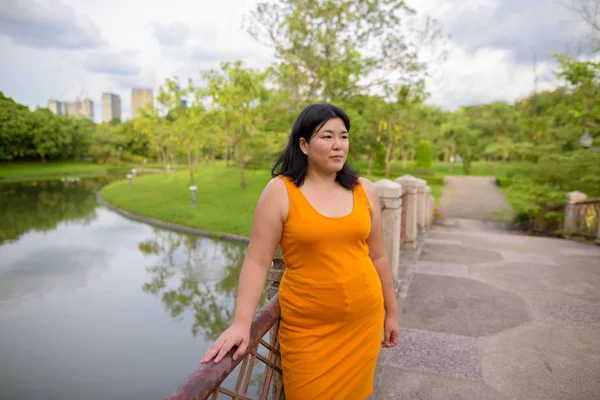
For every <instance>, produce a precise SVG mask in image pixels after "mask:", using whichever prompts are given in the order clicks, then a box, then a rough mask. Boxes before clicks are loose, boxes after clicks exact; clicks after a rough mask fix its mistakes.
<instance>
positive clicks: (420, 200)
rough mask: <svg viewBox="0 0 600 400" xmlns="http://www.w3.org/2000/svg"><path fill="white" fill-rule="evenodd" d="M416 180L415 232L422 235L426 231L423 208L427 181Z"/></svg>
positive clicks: (425, 202) (425, 203)
mask: <svg viewBox="0 0 600 400" xmlns="http://www.w3.org/2000/svg"><path fill="white" fill-rule="evenodd" d="M416 179H417V232H418V233H424V232H425V231H426V227H425V213H426V212H427V211H426V210H425V207H426V205H427V201H426V200H425V196H426V193H425V188H426V187H427V181H425V180H423V179H419V178H416Z"/></svg>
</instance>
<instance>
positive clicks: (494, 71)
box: [428, 44, 557, 109]
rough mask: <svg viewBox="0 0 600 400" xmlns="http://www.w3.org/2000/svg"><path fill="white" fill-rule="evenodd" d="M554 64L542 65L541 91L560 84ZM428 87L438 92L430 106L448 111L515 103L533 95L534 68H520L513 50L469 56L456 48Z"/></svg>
mask: <svg viewBox="0 0 600 400" xmlns="http://www.w3.org/2000/svg"><path fill="white" fill-rule="evenodd" d="M552 65H553V63H550V62H547V61H543V62H538V63H537V67H536V73H537V75H538V90H545V89H551V88H552V87H554V86H555V85H556V83H557V80H556V79H555V78H554V75H553V74H552V72H551V68H552ZM428 84H429V85H428V86H429V87H430V88H435V90H430V91H431V92H432V96H431V98H430V99H429V100H428V103H432V104H437V105H440V106H443V107H445V108H448V109H455V108H457V107H459V106H461V105H471V104H477V103H487V102H492V101H495V100H505V101H508V102H511V103H512V102H514V100H516V99H519V98H523V97H525V96H527V95H529V94H531V93H532V92H533V88H534V70H533V63H532V64H529V65H527V64H516V63H515V60H514V56H513V54H512V52H511V51H509V50H501V49H494V48H480V49H478V50H476V51H474V52H469V51H467V50H465V49H464V48H462V47H459V46H457V45H455V44H454V45H452V48H451V49H450V53H449V57H448V60H447V61H446V63H445V64H444V65H443V66H442V67H441V68H439V69H438V70H437V71H435V74H433V76H432V77H431V78H430V79H429V81H428Z"/></svg>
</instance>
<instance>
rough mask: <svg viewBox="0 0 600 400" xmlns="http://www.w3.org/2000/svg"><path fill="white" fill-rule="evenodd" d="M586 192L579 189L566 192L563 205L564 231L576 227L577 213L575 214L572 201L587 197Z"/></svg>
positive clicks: (569, 230)
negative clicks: (565, 202)
mask: <svg viewBox="0 0 600 400" xmlns="http://www.w3.org/2000/svg"><path fill="white" fill-rule="evenodd" d="M587 197H588V196H587V194H585V193H582V192H580V191H577V190H576V191H574V192H569V193H567V204H566V205H565V221H564V224H563V228H564V230H565V231H567V234H568V232H572V231H575V229H576V228H577V215H576V214H575V209H576V208H575V205H574V203H576V202H578V201H582V200H586V199H587Z"/></svg>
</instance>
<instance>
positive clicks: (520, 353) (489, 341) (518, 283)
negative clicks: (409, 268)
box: [371, 193, 600, 400]
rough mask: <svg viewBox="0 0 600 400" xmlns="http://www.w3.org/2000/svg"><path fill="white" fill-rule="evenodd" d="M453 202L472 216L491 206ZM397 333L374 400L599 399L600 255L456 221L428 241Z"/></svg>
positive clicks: (598, 250) (383, 359)
mask: <svg viewBox="0 0 600 400" xmlns="http://www.w3.org/2000/svg"><path fill="white" fill-rule="evenodd" d="M444 196H445V198H446V199H447V198H448V197H447V196H446V194H444ZM450 196H457V197H455V198H460V199H464V205H466V204H469V205H471V204H472V205H473V207H472V209H471V210H470V211H469V213H470V216H471V217H473V216H475V215H476V214H477V215H479V216H480V217H481V216H482V215H485V214H486V213H488V212H489V211H490V210H491V209H492V207H488V206H489V204H481V203H486V202H487V201H488V199H487V198H486V199H483V201H482V198H481V197H480V198H479V201H478V202H476V203H478V204H474V203H475V202H474V203H469V200H468V199H467V197H468V196H463V194H460V195H457V194H456V193H454V194H450ZM490 197H493V196H490ZM461 201H462V200H461ZM489 201H490V202H492V201H493V202H496V203H495V204H499V203H500V202H499V199H498V198H497V197H496V199H495V200H494V199H489ZM449 209H450V210H458V208H453V207H450V208H449ZM451 212H454V211H451ZM456 212H457V213H458V211H456ZM400 325H401V334H400V344H399V346H398V347H396V348H393V349H383V350H382V352H381V355H380V359H379V362H378V367H377V374H376V378H375V392H374V394H373V396H371V398H372V399H377V400H383V399H409V400H412V399H422V400H429V399H431V400H434V399H440V400H446V399H454V400H459V399H465V400H470V399H472V400H488V399H489V400H508V399H510V400H513V399H518V400H538V399H539V400H554V399H556V400H588V399H589V400H598V399H600V246H595V245H593V244H584V243H579V242H574V241H568V240H560V239H550V238H540V237H530V236H521V235H517V234H514V233H510V232H507V231H502V230H501V227H500V226H497V225H494V224H490V223H488V222H478V221H474V220H461V219H457V220H453V221H449V224H447V226H444V227H437V228H434V229H433V230H432V231H431V232H430V233H429V235H428V236H427V239H426V242H425V246H424V248H423V252H422V254H421V257H420V259H419V261H418V262H417V265H416V269H415V275H414V278H413V281H412V284H411V286H410V289H409V291H408V295H407V297H406V299H404V301H403V302H402V304H401V314H400Z"/></svg>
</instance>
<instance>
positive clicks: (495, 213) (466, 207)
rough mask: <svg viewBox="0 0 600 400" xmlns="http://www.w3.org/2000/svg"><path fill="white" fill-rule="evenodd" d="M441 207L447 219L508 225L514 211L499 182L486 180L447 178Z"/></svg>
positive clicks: (468, 177)
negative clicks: (501, 222) (498, 222)
mask: <svg viewBox="0 0 600 400" xmlns="http://www.w3.org/2000/svg"><path fill="white" fill-rule="evenodd" d="M444 183H445V186H444V191H443V193H442V198H441V199H440V205H441V206H442V208H443V209H444V213H445V215H446V216H447V217H451V218H473V219H478V220H501V221H508V220H510V219H511V216H512V209H511V207H510V206H509V205H508V204H507V203H506V200H505V198H504V193H503V192H502V190H501V189H500V188H499V187H498V185H496V179H495V178H493V177H485V176H446V177H445V179H444Z"/></svg>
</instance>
